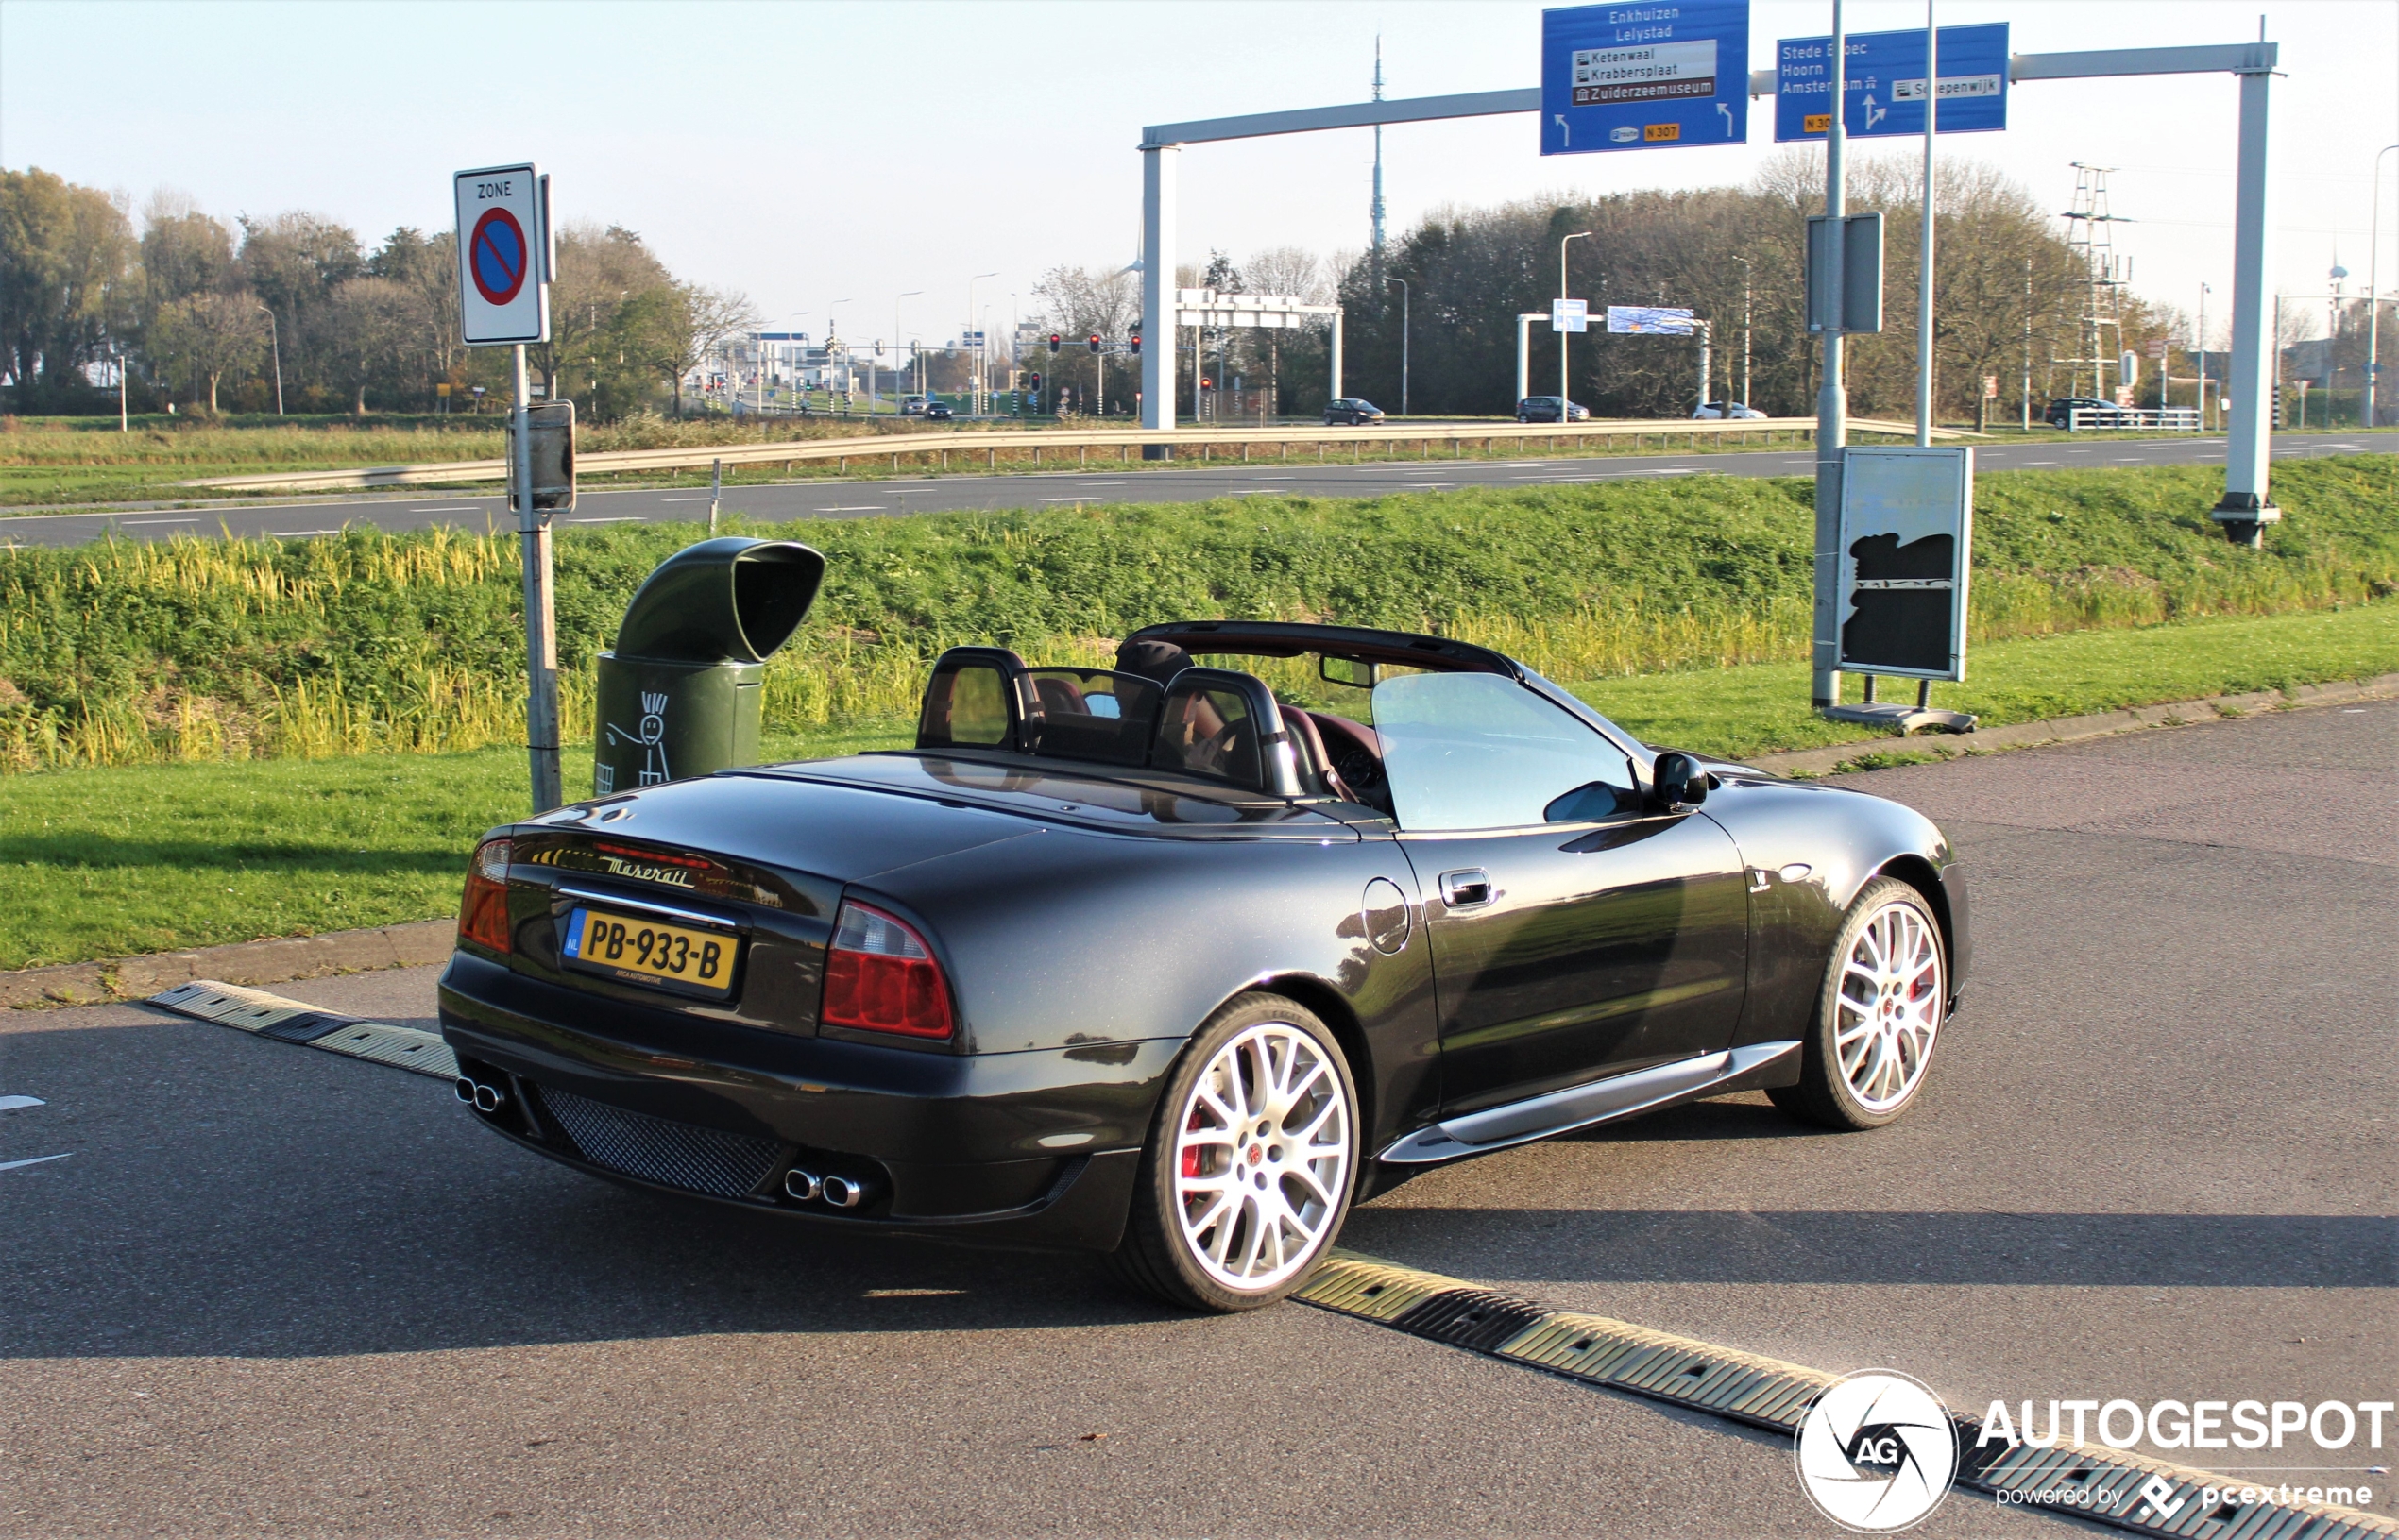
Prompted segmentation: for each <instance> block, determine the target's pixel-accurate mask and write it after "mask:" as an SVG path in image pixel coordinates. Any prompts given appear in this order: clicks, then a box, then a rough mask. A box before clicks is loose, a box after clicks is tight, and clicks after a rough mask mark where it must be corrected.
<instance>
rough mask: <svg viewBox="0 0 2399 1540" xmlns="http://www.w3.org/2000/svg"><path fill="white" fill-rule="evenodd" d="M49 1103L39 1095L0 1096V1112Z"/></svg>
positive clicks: (44, 1105) (43, 1105) (45, 1105)
mask: <svg viewBox="0 0 2399 1540" xmlns="http://www.w3.org/2000/svg"><path fill="white" fill-rule="evenodd" d="M48 1105H49V1103H47V1102H45V1101H43V1099H42V1098H41V1097H39V1096H0V1112H14V1111H17V1110H18V1109H19V1108H27V1107H47V1106H48Z"/></svg>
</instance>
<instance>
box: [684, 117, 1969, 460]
mask: <svg viewBox="0 0 2399 1540" xmlns="http://www.w3.org/2000/svg"><path fill="white" fill-rule="evenodd" d="M1830 99H1831V98H1830V97H1829V96H1827V97H1826V100H1828V101H1829V100H1830ZM1935 207H1936V208H1937V207H1938V205H1937V204H1936V205H1935ZM1932 225H1933V228H1934V230H1935V232H1936V233H1937V232H1938V230H1939V228H1940V225H1941V222H1940V221H1939V220H1938V219H1936V220H1934V221H1933V222H1932ZM658 500H659V501H660V502H714V501H715V500H716V499H714V498H660V499H658Z"/></svg>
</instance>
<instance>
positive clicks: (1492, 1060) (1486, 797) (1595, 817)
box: [1374, 674, 1748, 1113]
mask: <svg viewBox="0 0 2399 1540" xmlns="http://www.w3.org/2000/svg"><path fill="white" fill-rule="evenodd" d="M1374 716H1375V730H1376V732H1377V734H1378V735H1380V736H1381V738H1382V743H1383V754H1384V769H1385V773H1386V775H1387V776H1388V777H1389V781H1390V786H1391V794H1392V799H1393V805H1394V808H1395V811H1396V813H1397V816H1398V822H1399V825H1400V829H1401V833H1400V836H1399V838H1400V841H1401V845H1402V848H1403V849H1404V850H1405V851H1406V852H1407V855H1408V859H1409V861H1410V863H1411V864H1412V865H1413V866H1414V867H1415V869H1416V872H1417V876H1418V880H1419V883H1420V886H1421V888H1422V890H1423V893H1424V913H1425V915H1426V931H1427V935H1428V939H1430V942H1431V945H1432V956H1433V972H1434V986H1435V992H1436V998H1437V1000H1438V1010H1439V1014H1440V1034H1441V1036H1440V1041H1441V1084H1442V1094H1441V1100H1442V1105H1443V1109H1444V1111H1445V1112H1449V1113H1459V1112H1471V1111H1474V1110H1476V1109H1478V1108H1485V1107H1491V1106H1496V1105H1499V1104H1502V1103H1506V1102H1511V1101H1516V1100H1519V1099H1521V1098H1523V1097H1527V1096H1535V1095H1539V1094H1541V1093H1542V1092H1549V1091H1555V1090H1558V1089H1560V1088H1563V1087H1566V1086H1572V1085H1577V1084H1580V1083H1583V1082H1585V1081H1590V1080H1594V1079H1598V1078H1601V1077H1603V1076H1605V1075H1614V1074H1620V1073H1623V1072H1625V1071H1630V1070H1637V1069H1642V1068H1645V1067H1647V1066H1650V1065H1653V1064H1660V1063H1665V1062H1669V1061H1672V1060H1675V1059H1679V1058H1692V1057H1694V1056H1697V1055H1701V1054H1708V1053H1713V1052H1715V1051H1717V1050H1719V1049H1721V1048H1723V1047H1724V1046H1725V1045H1726V1044H1727V1042H1729V1041H1731V1038H1732V1031H1733V1027H1734V1024H1735V1023H1736V1022H1737V1021H1738V1019H1739V1017H1740V1013H1741V1003H1742V997H1743V993H1744V988H1745V979H1746V974H1747V963H1748V894H1747V883H1746V880H1745V873H1744V870H1743V867H1742V861H1741V855H1740V852H1739V850H1738V848H1737V847H1736V846H1735V845H1734V844H1733V841H1732V839H1731V838H1730V837H1729V836H1727V834H1726V833H1725V832H1724V830H1723V829H1722V828H1720V827H1718V826H1717V825H1716V824H1715V823H1714V822H1713V821H1710V819H1709V818H1707V817H1706V816H1705V815H1704V814H1701V813H1698V812H1694V811H1684V812H1671V813H1670V812H1663V811H1660V810H1658V809H1656V808H1654V807H1652V806H1650V805H1648V804H1647V803H1646V801H1645V800H1644V798H1643V796H1642V791H1641V789H1640V787H1639V786H1638V784H1637V781H1636V778H1635V775H1634V772H1633V770H1632V767H1631V765H1630V763H1629V762H1628V760H1627V759H1626V757H1625V753H1624V752H1623V751H1622V750H1620V749H1618V748H1617V747H1616V746H1615V745H1614V744H1612V743H1610V742H1609V741H1608V739H1607V738H1606V737H1605V736H1602V735H1601V734H1599V733H1598V732H1597V731H1595V730H1594V729H1592V728H1591V726H1590V725H1589V724H1588V723H1586V722H1584V721H1583V720H1581V719H1579V718H1576V717H1574V715H1572V714H1570V713H1569V712H1567V711H1566V710H1565V709H1564V708H1563V707H1561V706H1559V705H1557V704H1556V703H1555V702H1551V701H1548V700H1546V699H1544V698H1543V697H1541V696H1540V695H1539V694H1537V693H1536V692H1534V691H1532V690H1530V689H1527V688H1526V687H1525V686H1523V685H1520V684H1518V683H1516V682H1515V681H1513V680H1509V679H1504V678H1501V677H1500V676H1497V675H1491V674H1420V675H1413V676H1406V677H1403V678H1398V679H1387V680H1385V681H1382V682H1381V683H1379V684H1377V685H1376V686H1375V694H1374Z"/></svg>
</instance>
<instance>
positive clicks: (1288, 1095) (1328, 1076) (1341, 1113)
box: [1113, 994, 1358, 1312]
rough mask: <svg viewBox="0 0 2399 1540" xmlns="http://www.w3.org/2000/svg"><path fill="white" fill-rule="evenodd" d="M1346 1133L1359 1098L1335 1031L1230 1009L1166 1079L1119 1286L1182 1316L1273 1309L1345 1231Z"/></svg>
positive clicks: (1119, 1255) (1262, 1011)
mask: <svg viewBox="0 0 2399 1540" xmlns="http://www.w3.org/2000/svg"><path fill="white" fill-rule="evenodd" d="M1357 1141H1358V1119H1357V1088H1356V1085H1355V1083H1354V1082H1353V1080H1352V1079H1351V1075H1350V1065H1349V1060H1348V1058H1346V1057H1345V1056H1344V1055H1343V1054H1342V1052H1341V1045H1340V1044H1339V1042H1337V1041H1336V1040H1335V1039H1334V1036H1333V1033H1332V1031H1331V1030H1330V1029H1329V1028H1327V1027H1326V1026H1325V1024H1323V1023H1322V1022H1321V1021H1319V1020H1318V1019H1317V1017H1316V1015H1315V1013H1314V1012H1312V1011H1310V1010H1308V1009H1307V1008H1306V1007H1302V1006H1301V1005H1299V1004H1297V1003H1296V1002H1294V1001H1290V1000H1286V999H1284V998H1283V997H1282V996H1280V995H1271V994H1244V995H1240V996H1237V997H1236V998H1234V1000H1233V1001H1231V1002H1230V1003H1228V1004H1227V1005H1226V1006H1225V1007H1223V1008H1222V1009H1220V1010H1218V1011H1217V1013H1216V1015H1214V1016H1212V1017H1210V1018H1209V1020H1208V1022H1207V1024H1205V1025H1204V1026H1202V1027H1201V1028H1200V1030H1199V1032H1197V1033H1196V1034H1194V1035H1193V1037H1192V1040H1191V1044H1190V1046H1189V1047H1187V1048H1186V1049H1184V1050H1183V1054H1182V1058H1180V1059H1179V1060H1177V1061H1176V1065H1175V1070H1174V1073H1173V1074H1172V1075H1169V1076H1168V1077H1167V1081H1166V1090H1165V1095H1163V1096H1162V1097H1160V1098H1159V1104H1158V1114H1157V1117H1156V1119H1155V1120H1154V1122H1153V1123H1152V1125H1151V1126H1150V1133H1149V1143H1148V1148H1147V1149H1146V1150H1145V1151H1144V1152H1143V1155H1142V1162H1141V1176H1140V1178H1139V1180H1138V1182H1137V1183H1136V1185H1135V1188H1134V1192H1133V1205H1132V1212H1131V1216H1130V1217H1129V1220H1128V1223H1127V1225H1126V1228H1125V1239H1124V1243H1123V1244H1121V1245H1120V1246H1118V1247H1117V1249H1116V1252H1115V1254H1114V1258H1113V1261H1114V1264H1115V1267H1116V1270H1117V1272H1118V1273H1119V1275H1120V1276H1122V1277H1123V1278H1125V1279H1126V1281H1128V1282H1130V1283H1131V1284H1132V1285H1133V1286H1135V1287H1136V1288H1139V1289H1141V1290H1143V1291H1145V1292H1147V1293H1148V1294H1152V1295H1157V1296H1158V1297H1159V1298H1161V1299H1164V1300H1166V1301H1167V1302H1168V1303H1170V1304H1176V1305H1182V1306H1184V1307H1186V1308H1188V1309H1194V1310H1209V1311H1225V1312H1231V1311H1245V1310H1255V1309H1257V1308H1258V1307H1259V1306H1261V1305H1270V1304H1272V1303H1274V1302H1275V1301H1276V1300H1278V1299H1281V1298H1282V1297H1283V1296H1284V1295H1287V1294H1289V1293H1290V1292H1291V1291H1292V1290H1294V1289H1296V1288H1298V1287H1299V1286H1300V1285H1301V1283H1302V1282H1303V1281H1305V1279H1306V1278H1307V1276H1308V1272H1309V1270H1310V1269H1311V1268H1313V1267H1314V1266H1315V1265H1316V1263H1317V1261H1318V1260H1319V1259H1320V1258H1321V1257H1322V1256H1323V1255H1324V1253H1325V1250H1326V1248H1328V1247H1329V1246H1331V1245H1332V1244H1333V1242H1334V1239H1335V1238H1336V1236H1338V1235H1339V1234H1340V1232H1341V1224H1342V1221H1343V1220H1345V1219H1346V1218H1348V1217H1349V1211H1350V1197H1351V1193H1352V1191H1353V1188H1354V1187H1355V1185H1356V1170H1357Z"/></svg>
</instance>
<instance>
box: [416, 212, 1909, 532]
mask: <svg viewBox="0 0 2399 1540" xmlns="http://www.w3.org/2000/svg"><path fill="white" fill-rule="evenodd" d="M1936 207H1937V205H1936ZM1933 225H1934V233H1936V234H1937V233H1939V225H1940V222H1939V221H1938V220H1935V221H1934V222H1933ZM408 511H409V512H410V513H412V514H480V513H482V512H483V511H484V507H483V504H482V503H480V502H445V503H443V504H442V505H441V506H440V507H438V508H411V509H410V510H408Z"/></svg>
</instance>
